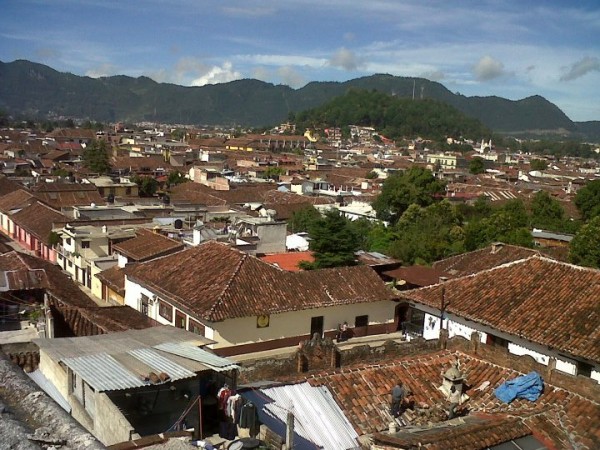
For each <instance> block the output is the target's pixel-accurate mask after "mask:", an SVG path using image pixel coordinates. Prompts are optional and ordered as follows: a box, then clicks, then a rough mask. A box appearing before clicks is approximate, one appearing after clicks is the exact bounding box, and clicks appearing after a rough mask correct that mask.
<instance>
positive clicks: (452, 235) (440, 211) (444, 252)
mask: <svg viewBox="0 0 600 450" xmlns="http://www.w3.org/2000/svg"><path fill="white" fill-rule="evenodd" d="M464 234H465V233H464V231H463V229H462V223H461V218H460V216H459V214H457V210H456V208H455V207H454V206H453V205H451V204H450V202H448V201H447V200H445V201H442V202H439V203H434V204H432V205H430V206H428V207H426V208H422V207H420V206H418V205H415V204H413V205H411V206H409V207H408V209H407V210H406V211H405V212H404V214H402V216H401V217H400V219H399V220H398V223H397V225H396V227H395V239H394V240H393V241H392V242H391V244H390V246H389V250H388V253H389V254H390V255H391V256H393V257H395V258H398V259H400V260H401V261H402V262H403V263H404V264H414V263H416V262H421V263H425V264H430V263H432V262H434V261H436V260H438V259H442V258H444V257H447V256H450V255H452V254H455V253H460V252H462V251H464Z"/></svg>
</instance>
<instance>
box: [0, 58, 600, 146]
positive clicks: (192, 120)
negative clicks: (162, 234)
mask: <svg viewBox="0 0 600 450" xmlns="http://www.w3.org/2000/svg"><path fill="white" fill-rule="evenodd" d="M0 80H1V82H0V110H4V111H5V112H7V113H9V114H11V115H13V116H14V115H21V116H23V117H27V118H29V117H31V118H38V119H39V118H45V117H51V118H56V117H72V118H78V119H89V120H94V121H102V122H107V121H108V122H115V121H125V122H140V121H153V122H162V123H180V124H208V125H211V124H213V125H214V124H220V125H234V124H235V125H242V126H252V127H254V126H256V127H258V126H266V125H273V124H277V123H280V122H282V121H285V120H286V118H287V117H288V114H289V113H290V112H298V111H303V110H306V109H311V108H315V107H318V106H320V105H322V104H324V103H326V102H328V101H330V100H331V99H333V98H334V97H338V96H340V95H343V94H345V93H346V92H347V91H348V90H349V89H366V90H376V91H379V92H382V93H385V94H388V95H393V96H395V97H398V98H411V99H412V98H417V99H431V100H437V101H441V102H444V103H447V104H449V105H451V106H454V107H455V108H456V109H458V110H459V111H462V112H464V113H465V114H467V115H468V116H469V117H472V118H475V119H479V120H480V121H481V122H482V123H483V124H484V125H485V126H487V127H488V128H490V129H492V130H493V131H496V132H503V131H504V132H507V131H511V132H527V131H528V130H537V131H539V130H544V131H547V132H554V133H563V134H565V133H567V134H569V133H570V134H575V135H577V133H578V132H579V129H578V125H577V124H576V123H574V122H573V121H571V120H570V119H569V118H568V117H567V116H566V115H565V114H564V113H563V112H562V111H561V110H560V109H559V108H558V107H557V106H556V105H554V104H552V103H550V102H549V101H547V100H546V99H544V98H543V97H540V96H533V97H528V98H525V99H522V100H517V101H512V100H507V99H504V98H500V97H466V96H464V95H461V94H459V93H452V92H451V91H449V90H448V89H446V88H445V87H444V86H443V85H442V84H440V83H436V82H433V81H429V80H426V79H423V78H410V77H396V76H392V75H372V76H368V77H362V78H357V79H354V80H349V81H346V82H312V83H309V84H307V85H306V86H304V87H303V88H300V89H292V88H290V87H288V86H283V85H273V84H270V83H265V82H262V81H258V80H238V81H232V82H229V83H222V84H215V85H207V86H202V87H184V86H178V85H174V84H168V83H157V82H155V81H153V80H151V79H150V78H147V77H139V78H132V77H128V76H122V75H120V76H111V77H101V78H90V77H81V76H77V75H73V74H70V73H61V72H58V71H56V70H54V69H52V68H50V67H48V66H45V65H42V64H37V63H33V62H29V61H24V60H18V61H14V62H10V63H4V62H0ZM584 125H585V126H583V129H584V131H585V130H587V131H589V132H594V130H597V128H598V127H596V126H595V123H593V122H586V123H585V124H584Z"/></svg>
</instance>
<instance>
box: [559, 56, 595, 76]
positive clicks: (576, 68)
mask: <svg viewBox="0 0 600 450" xmlns="http://www.w3.org/2000/svg"><path fill="white" fill-rule="evenodd" d="M588 72H600V59H598V58H596V57H592V56H586V57H585V58H583V59H581V60H579V61H577V62H576V63H573V65H571V67H569V68H568V70H567V73H565V74H564V75H563V76H562V77H560V81H572V80H576V79H577V78H580V77H582V76H584V75H585V74H587V73H588Z"/></svg>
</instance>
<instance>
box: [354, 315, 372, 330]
mask: <svg viewBox="0 0 600 450" xmlns="http://www.w3.org/2000/svg"><path fill="white" fill-rule="evenodd" d="M367 325H369V316H356V318H355V319H354V326H355V327H356V328H358V327H366V326H367Z"/></svg>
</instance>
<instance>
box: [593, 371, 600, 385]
mask: <svg viewBox="0 0 600 450" xmlns="http://www.w3.org/2000/svg"><path fill="white" fill-rule="evenodd" d="M591 378H592V380H596V381H597V382H598V383H600V370H592V376H591Z"/></svg>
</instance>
